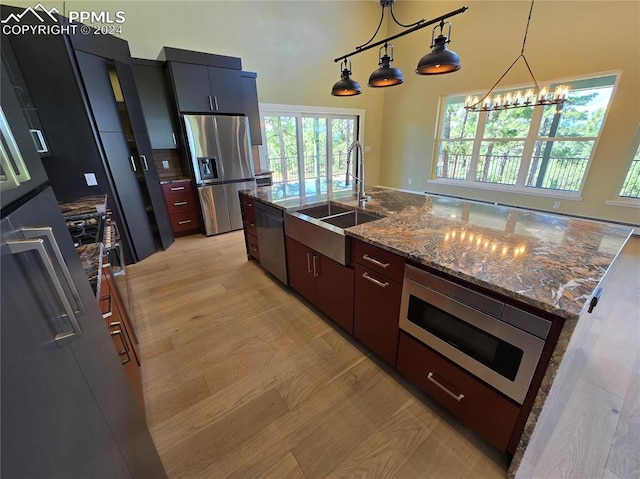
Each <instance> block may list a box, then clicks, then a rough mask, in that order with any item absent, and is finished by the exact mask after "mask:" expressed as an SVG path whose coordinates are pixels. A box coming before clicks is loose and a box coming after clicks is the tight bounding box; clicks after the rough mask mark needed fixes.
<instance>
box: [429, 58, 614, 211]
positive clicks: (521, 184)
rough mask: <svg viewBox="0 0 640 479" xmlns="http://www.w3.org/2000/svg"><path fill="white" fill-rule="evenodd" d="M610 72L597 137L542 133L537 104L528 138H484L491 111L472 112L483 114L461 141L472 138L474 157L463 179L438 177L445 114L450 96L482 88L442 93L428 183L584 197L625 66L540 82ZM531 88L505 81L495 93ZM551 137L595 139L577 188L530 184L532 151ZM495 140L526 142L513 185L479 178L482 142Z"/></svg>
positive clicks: (569, 197)
mask: <svg viewBox="0 0 640 479" xmlns="http://www.w3.org/2000/svg"><path fill="white" fill-rule="evenodd" d="M606 76H615V80H614V82H613V85H612V91H611V99H610V100H609V103H608V104H607V108H606V110H605V112H604V116H603V118H602V124H601V126H600V129H599V131H598V135H597V136H596V137H569V136H562V137H545V136H539V133H540V132H539V130H540V124H541V121H542V118H543V108H541V107H535V108H534V110H533V113H532V117H531V122H530V125H531V127H530V128H529V133H528V135H527V137H525V138H515V137H514V138H488V137H487V138H484V132H485V130H484V127H485V125H486V123H487V118H488V113H487V112H473V113H470V114H474V115H480V116H479V118H478V124H477V126H476V133H475V136H473V137H471V138H460V141H469V142H471V144H472V157H471V160H470V161H471V164H470V166H469V171H468V172H467V175H466V178H465V179H462V180H461V179H453V178H438V177H437V176H436V174H437V167H438V161H439V154H440V145H441V141H442V140H443V138H442V129H443V117H444V114H445V109H446V102H447V100H448V99H449V98H452V97H462V98H466V97H467V96H469V95H471V96H474V95H478V94H479V92H478V90H474V91H467V92H462V93H453V94H449V95H445V96H441V97H440V101H439V103H438V109H437V112H436V130H435V136H434V142H433V157H432V158H433V162H432V167H431V173H430V175H429V178H428V179H427V183H428V184H434V185H446V186H458V187H463V188H477V189H483V190H492V191H499V192H508V193H516V194H522V195H527V196H542V197H547V198H559V199H567V200H575V201H581V200H582V191H583V188H584V185H585V183H586V180H587V177H588V176H589V171H590V169H591V165H592V164H593V158H594V157H595V154H596V151H597V149H598V143H599V141H600V138H601V137H602V130H603V129H604V126H605V124H606V121H607V118H608V116H609V112H610V110H611V105H612V103H613V100H614V97H615V94H616V92H617V89H618V85H619V83H620V77H621V76H622V70H609V71H602V72H594V73H589V74H584V75H577V76H573V77H564V78H559V79H552V80H549V81H546V82H541V83H539V86H540V88H541V89H542V88H543V87H545V86H546V87H547V88H550V87H551V85H557V84H565V83H570V82H576V81H580V80H589V79H593V78H599V77H606ZM527 88H531V84H530V83H523V84H517V85H505V86H501V87H500V89H496V90H495V93H500V92H502V91H510V90H526V89H527ZM482 93H484V92H482ZM549 138H558V139H559V140H560V141H563V142H564V141H593V148H592V149H591V154H590V156H589V159H588V161H587V165H586V167H585V171H584V175H583V176H582V179H581V181H580V187H579V189H578V190H577V191H566V190H555V189H548V188H540V187H532V186H526V178H527V176H528V174H529V168H530V167H531V162H532V159H533V155H532V153H533V149H534V147H535V143H536V142H538V141H542V142H546V141H548V140H549ZM455 140H456V139H454V140H453V141H455ZM491 140H494V141H515V140H520V141H523V142H524V147H523V152H524V154H523V156H522V158H521V160H520V166H519V170H518V172H517V178H516V184H514V185H511V184H504V183H492V182H482V181H476V180H475V175H476V174H477V171H478V170H477V168H476V165H477V164H478V162H479V159H480V158H479V156H480V155H479V151H480V145H481V144H482V142H483V141H491ZM621 185H622V183H620V186H621Z"/></svg>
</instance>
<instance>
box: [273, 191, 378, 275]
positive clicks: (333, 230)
mask: <svg viewBox="0 0 640 479" xmlns="http://www.w3.org/2000/svg"><path fill="white" fill-rule="evenodd" d="M380 218H382V217H381V216H377V215H375V214H372V213H367V212H363V211H361V210H359V209H356V208H350V207H348V206H344V205H339V204H336V203H331V202H327V203H322V204H319V205H315V206H310V207H306V208H302V209H299V210H297V211H291V212H287V213H285V215H284V229H285V233H286V235H287V236H289V237H291V238H293V239H295V240H296V241H298V242H300V243H302V244H304V245H306V246H308V247H309V248H311V249H314V250H315V251H317V252H318V253H321V254H323V255H325V256H327V257H329V258H331V259H333V260H334V261H337V262H338V263H340V264H343V265H346V264H347V263H348V262H349V259H350V256H351V241H350V238H349V237H348V236H346V235H345V232H344V230H345V228H350V227H351V226H356V225H360V224H364V223H368V222H370V221H375V220H379V219H380Z"/></svg>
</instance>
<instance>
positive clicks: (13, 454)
mask: <svg viewBox="0 0 640 479" xmlns="http://www.w3.org/2000/svg"><path fill="white" fill-rule="evenodd" d="M0 86H1V92H2V95H1V107H0V160H1V161H0V165H1V168H0V169H1V171H2V175H0V180H1V181H0V190H1V191H2V195H1V196H0V200H1V201H0V206H1V214H0V217H1V220H0V260H1V261H0V263H1V267H0V269H1V271H2V275H1V280H0V284H1V286H0V293H1V294H0V296H1V299H0V301H1V302H0V308H1V311H0V366H1V378H2V387H1V388H0V394H1V401H0V402H1V404H2V407H1V409H0V420H1V421H0V435H1V437H0V448H1V451H0V455H1V457H2V460H1V462H0V476H1V477H6V478H18V477H24V478H40V477H47V478H65V479H66V478H72V479H75V478H77V479H80V478H82V479H84V478H88V477H92V478H98V477H100V478H115V477H118V478H147V477H153V478H166V474H165V471H164V469H163V467H162V463H161V461H160V458H159V456H158V453H157V451H156V449H155V446H154V444H153V441H152V439H151V436H150V434H149V431H148V429H147V425H146V421H145V418H144V415H143V413H142V411H141V410H140V409H139V408H138V405H137V404H136V401H135V398H134V395H133V391H132V390H131V386H130V385H129V382H128V380H127V377H126V374H125V371H124V369H123V367H122V365H121V364H120V359H119V358H118V355H117V351H116V350H115V349H114V346H113V342H112V340H111V337H110V335H109V331H108V329H107V326H106V325H105V322H104V319H103V318H102V314H101V312H100V310H99V307H98V301H97V299H96V297H95V293H94V292H93V289H92V288H91V286H90V284H89V278H88V277H87V275H86V274H85V272H84V270H83V268H82V264H81V262H80V258H79V257H78V254H77V253H76V251H75V248H74V245H73V241H72V238H71V235H70V234H69V230H68V229H67V226H66V224H65V220H64V218H63V216H62V213H61V212H60V209H59V207H58V202H57V199H56V197H55V195H54V193H53V190H52V189H51V187H49V186H48V183H47V182H48V178H47V175H46V173H45V170H44V167H43V165H42V161H41V160H40V158H39V156H38V154H37V152H36V149H35V145H34V144H33V142H32V140H31V138H30V135H29V131H28V127H27V124H26V120H25V118H24V115H23V113H22V111H21V109H20V105H19V104H18V103H17V97H16V96H15V93H14V92H13V91H12V86H11V82H10V81H9V80H7V79H6V75H5V70H4V68H2V82H1V85H0ZM14 173H15V174H14Z"/></svg>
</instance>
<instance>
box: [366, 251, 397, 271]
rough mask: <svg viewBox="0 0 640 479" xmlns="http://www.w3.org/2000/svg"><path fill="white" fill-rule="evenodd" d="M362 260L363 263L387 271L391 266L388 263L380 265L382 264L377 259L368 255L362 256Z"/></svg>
mask: <svg viewBox="0 0 640 479" xmlns="http://www.w3.org/2000/svg"><path fill="white" fill-rule="evenodd" d="M362 259H363V260H365V261H368V262H369V263H373V264H375V265H376V266H380V267H381V268H384V269H387V268H388V267H389V266H391V265H390V264H389V263H382V262H380V261H378V260H377V259H374V258H372V257H371V256H369V255H368V254H364V255H362Z"/></svg>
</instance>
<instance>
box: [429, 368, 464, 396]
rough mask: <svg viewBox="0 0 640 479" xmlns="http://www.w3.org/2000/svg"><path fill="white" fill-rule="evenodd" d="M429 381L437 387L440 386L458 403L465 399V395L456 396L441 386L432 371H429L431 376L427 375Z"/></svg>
mask: <svg viewBox="0 0 640 479" xmlns="http://www.w3.org/2000/svg"><path fill="white" fill-rule="evenodd" d="M427 379H428V380H429V381H431V382H432V383H433V384H435V385H436V386H438V387H439V388H440V389H442V390H443V391H444V392H445V393H447V394H448V395H449V396H451V397H452V398H453V399H455V400H456V401H458V402H460V401H461V400H462V399H463V398H464V394H462V393H460V394H454V393H452V392H451V391H449V389H447V388H446V387H444V386H443V385H442V384H440V383H439V382H438V381H436V379H435V378H434V377H433V373H432V372H431V371H429V374H427Z"/></svg>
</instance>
